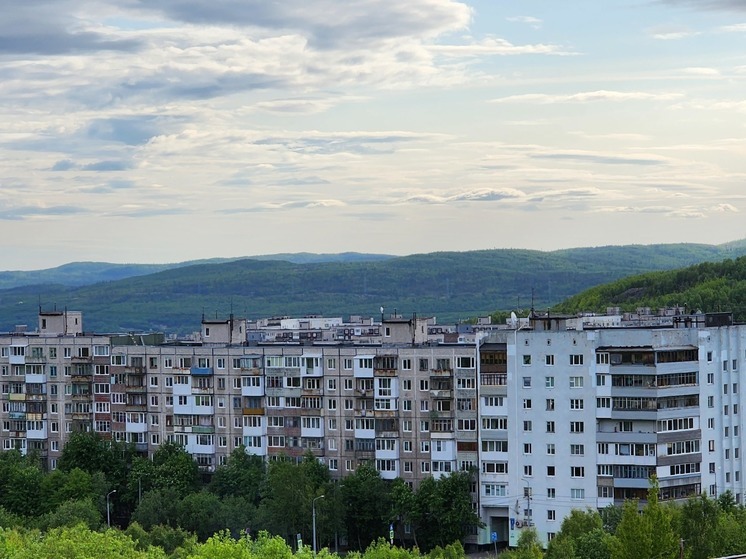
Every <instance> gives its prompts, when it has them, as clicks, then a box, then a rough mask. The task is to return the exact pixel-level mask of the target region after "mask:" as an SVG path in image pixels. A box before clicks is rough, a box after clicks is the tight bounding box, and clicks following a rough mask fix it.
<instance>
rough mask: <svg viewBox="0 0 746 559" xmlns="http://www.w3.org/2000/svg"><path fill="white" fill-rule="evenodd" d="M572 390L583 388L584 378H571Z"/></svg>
mask: <svg viewBox="0 0 746 559" xmlns="http://www.w3.org/2000/svg"><path fill="white" fill-rule="evenodd" d="M570 388H583V377H570Z"/></svg>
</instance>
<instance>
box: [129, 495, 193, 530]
mask: <svg viewBox="0 0 746 559" xmlns="http://www.w3.org/2000/svg"><path fill="white" fill-rule="evenodd" d="M180 501H181V497H180V496H179V494H178V493H177V491H176V490H175V489H165V490H163V491H157V490H156V491H148V492H147V493H146V494H145V495H143V498H142V502H141V503H140V504H139V505H138V506H137V508H136V509H135V512H134V514H133V515H132V519H133V520H135V521H136V522H138V523H139V524H140V525H142V527H143V528H145V529H146V530H150V529H151V528H152V527H153V526H157V525H159V524H165V525H168V526H171V527H173V528H176V526H177V525H178V524H177V522H178V518H179V515H178V506H179V502H180Z"/></svg>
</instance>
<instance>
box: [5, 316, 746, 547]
mask: <svg viewBox="0 0 746 559" xmlns="http://www.w3.org/2000/svg"><path fill="white" fill-rule="evenodd" d="M729 319H730V315H726V314H715V315H697V316H696V317H691V316H679V315H675V316H670V317H667V318H666V319H665V320H658V321H652V322H651V321H646V324H650V323H655V324H656V326H649V325H647V326H644V327H638V326H637V324H639V323H640V320H639V317H636V319H635V321H625V320H617V319H616V318H614V319H610V320H604V319H600V318H599V319H595V320H589V319H588V318H587V317H586V318H585V319H584V320H577V319H576V318H575V317H570V318H567V317H551V316H545V315H532V317H531V319H530V320H528V321H525V320H524V321H521V322H519V323H517V328H515V329H507V328H505V329H502V330H495V329H494V328H493V329H492V330H491V331H490V332H477V333H476V335H475V338H474V339H475V341H474V343H460V344H459V343H454V344H446V343H437V342H434V341H432V339H431V338H430V336H429V334H428V329H429V325H428V322H427V321H426V320H424V319H417V318H413V319H411V320H407V319H401V318H398V317H397V318H394V319H389V320H384V321H383V322H382V323H381V324H377V325H375V327H376V328H380V332H381V339H382V340H384V341H383V342H382V343H376V344H361V343H357V344H356V343H350V342H339V341H337V342H334V341H326V342H323V341H322V342H313V341H310V340H308V341H306V342H305V343H299V342H295V343H286V344H283V343H277V342H275V343H271V344H250V343H249V342H247V341H246V340H247V335H249V332H247V323H246V321H245V320H242V319H235V318H233V317H231V318H230V319H228V320H217V319H216V320H203V321H202V326H201V333H200V337H199V338H200V339H199V340H197V341H194V340H192V341H166V340H165V337H164V336H163V335H153V334H150V335H142V336H138V335H91V334H87V333H85V332H84V330H83V327H82V316H81V315H80V313H70V312H64V313H63V312H56V311H55V312H51V313H44V312H42V313H40V314H39V324H38V327H37V329H36V330H35V331H33V332H27V331H18V332H11V333H7V334H0V385H1V386H2V391H1V392H2V410H1V411H0V420H1V421H2V430H0V440H1V441H2V447H3V449H12V448H18V449H20V450H21V451H22V452H31V451H34V452H38V453H39V454H40V455H41V456H42V457H44V459H45V460H46V462H47V464H48V466H49V467H50V468H55V467H56V463H57V460H58V458H59V456H60V453H61V450H62V447H63V445H64V442H65V440H66V438H67V436H69V434H70V433H72V432H75V431H80V430H85V431H89V430H92V431H96V432H99V433H100V434H101V435H102V436H104V437H107V438H111V439H113V440H121V441H127V442H130V443H132V444H134V445H135V446H136V448H137V449H138V450H139V451H140V452H142V453H147V454H152V453H153V452H154V451H155V450H156V449H157V448H158V446H159V445H160V444H162V443H163V442H164V441H175V442H178V443H180V444H182V445H184V447H185V448H186V450H187V451H188V452H190V453H191V454H192V455H193V456H194V458H195V460H196V461H197V462H198V463H199V465H200V466H201V467H202V468H203V470H204V471H206V472H209V471H214V469H215V468H216V467H217V466H218V465H220V464H222V463H224V462H225V460H226V459H227V457H228V456H229V454H230V453H231V452H232V451H233V450H234V449H235V448H238V447H240V446H244V447H245V448H246V451H247V452H250V453H254V454H258V455H260V456H264V457H266V458H267V459H272V457H275V456H279V455H289V456H291V457H301V456H303V455H304V454H305V453H307V452H311V453H312V454H313V455H315V456H316V457H318V459H319V460H322V461H323V462H324V463H325V464H326V465H327V466H328V467H329V469H330V471H331V473H332V475H333V476H335V477H343V476H344V475H347V474H348V473H350V472H353V471H354V470H355V468H356V467H357V466H358V465H359V464H360V463H361V461H372V462H373V463H374V464H375V466H376V468H377V469H378V470H379V471H380V472H381V475H382V477H383V478H385V479H394V478H396V477H401V478H402V479H404V480H405V481H408V482H410V483H412V484H413V485H416V484H417V483H418V482H419V481H420V480H422V479H424V478H425V477H427V476H442V475H447V474H448V473H450V472H454V471H458V470H472V471H474V472H475V484H474V494H473V498H474V506H475V508H476V510H478V511H479V514H480V516H481V518H482V519H483V521H484V522H485V528H484V529H482V530H480V531H479V532H478V533H476V534H473V535H471V536H470V538H469V539H468V540H467V541H469V542H470V543H474V544H488V543H490V541H491V535H492V533H496V534H497V538H498V540H499V541H504V542H508V543H509V544H511V545H512V544H515V542H516V541H517V538H518V535H519V534H520V531H521V530H522V529H524V527H526V526H534V527H535V528H536V529H537V531H538V533H539V536H540V538H541V539H542V541H544V542H546V541H548V540H549V539H551V537H552V535H553V534H554V533H556V532H557V531H559V526H560V524H561V522H562V519H563V518H564V517H565V516H566V515H567V514H568V513H569V511H570V510H572V509H573V508H586V507H592V508H602V507H604V506H606V505H608V504H620V503H621V502H622V501H623V500H624V499H625V498H638V497H639V498H644V497H645V495H646V492H647V489H648V487H649V478H650V477H651V476H652V475H656V476H657V478H658V480H659V485H660V489H661V498H662V499H667V500H675V499H684V498H686V497H688V496H690V495H694V494H698V493H700V492H702V491H704V492H706V493H708V494H709V495H712V496H715V495H717V494H719V493H721V492H723V491H725V490H730V491H732V492H733V494H734V495H735V497H736V499H737V500H738V501H739V502H742V501H743V495H744V482H743V479H742V472H743V471H744V468H743V467H742V460H743V459H742V456H741V451H740V448H741V447H742V446H743V445H742V444H741V443H742V440H743V434H742V425H741V423H742V422H741V420H740V418H741V416H742V415H743V414H742V408H741V406H742V402H741V393H742V389H741V386H740V384H741V382H740V379H739V371H740V367H741V366H742V363H743V361H744V360H745V359H746V326H744V325H734V324H732V323H731V322H730V320H729ZM249 330H250V329H249Z"/></svg>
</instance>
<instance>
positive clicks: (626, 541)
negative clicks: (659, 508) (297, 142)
mask: <svg viewBox="0 0 746 559" xmlns="http://www.w3.org/2000/svg"><path fill="white" fill-rule="evenodd" d="M652 537H653V535H652V533H651V531H650V529H649V523H648V522H647V520H646V519H645V518H644V517H643V516H642V515H641V514H640V513H639V512H638V501H636V500H634V501H632V500H630V501H625V502H624V504H623V505H622V518H621V520H620V521H619V525H618V526H617V529H616V533H615V534H614V540H613V541H612V552H611V556H612V559H650V558H651V555H650V549H651V548H652Z"/></svg>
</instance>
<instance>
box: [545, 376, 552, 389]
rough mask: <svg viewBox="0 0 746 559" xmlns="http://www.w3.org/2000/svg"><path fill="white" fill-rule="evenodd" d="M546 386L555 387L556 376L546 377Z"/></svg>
mask: <svg viewBox="0 0 746 559" xmlns="http://www.w3.org/2000/svg"><path fill="white" fill-rule="evenodd" d="M544 388H554V377H544Z"/></svg>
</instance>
